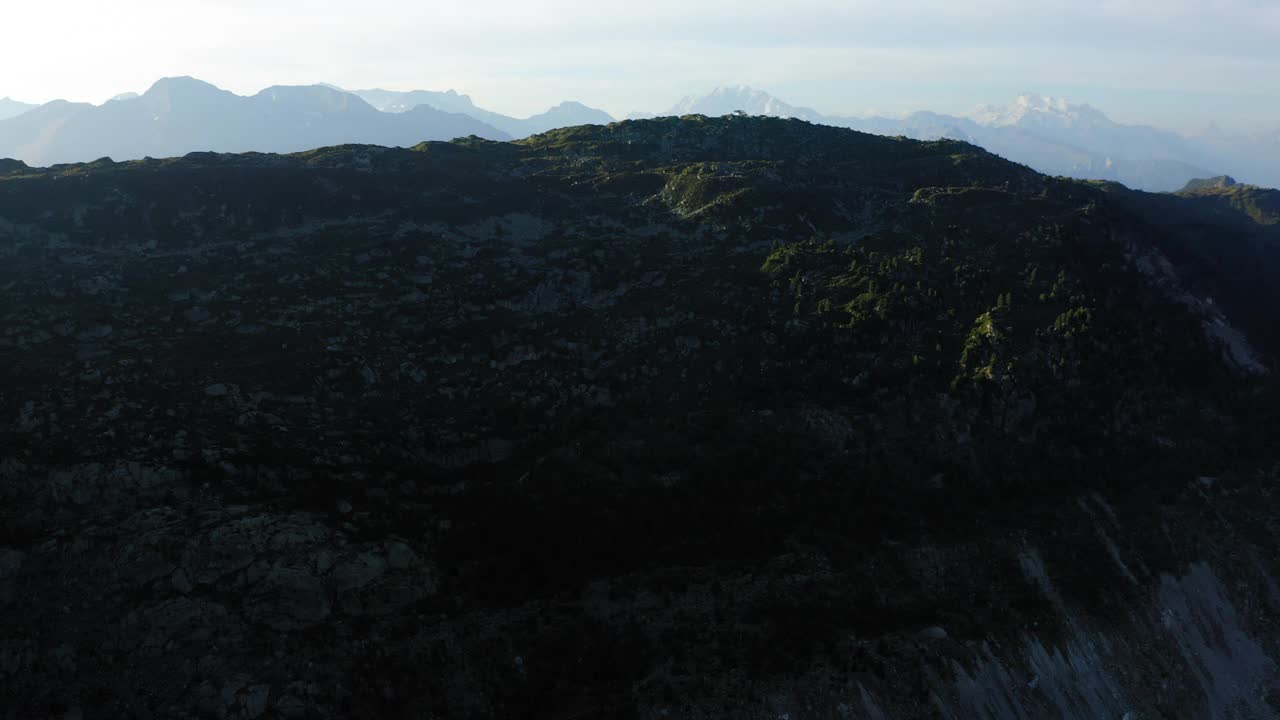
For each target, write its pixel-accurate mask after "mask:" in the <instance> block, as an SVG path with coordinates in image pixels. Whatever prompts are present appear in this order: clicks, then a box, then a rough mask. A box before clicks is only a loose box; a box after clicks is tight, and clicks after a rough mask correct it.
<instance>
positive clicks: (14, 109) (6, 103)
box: [0, 97, 36, 120]
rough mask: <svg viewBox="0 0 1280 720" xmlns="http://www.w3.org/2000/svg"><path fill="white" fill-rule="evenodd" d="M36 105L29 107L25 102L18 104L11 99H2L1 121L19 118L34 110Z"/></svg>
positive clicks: (0, 103)
mask: <svg viewBox="0 0 1280 720" xmlns="http://www.w3.org/2000/svg"><path fill="white" fill-rule="evenodd" d="M35 107H36V106H35V105H28V104H27V103H24V102H18V101H17V100H13V99H10V98H7V97H6V98H0V120H4V119H6V118H11V117H17V116H18V115H21V114H22V113H24V112H27V111H28V110H34V109H35Z"/></svg>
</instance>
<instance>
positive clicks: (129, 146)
mask: <svg viewBox="0 0 1280 720" xmlns="http://www.w3.org/2000/svg"><path fill="white" fill-rule="evenodd" d="M467 135H477V136H480V137H483V138H486V139H490V140H509V139H510V136H509V135H507V134H506V133H504V132H502V131H501V130H498V129H496V128H494V127H492V126H489V125H486V124H485V123H483V122H481V121H479V120H477V119H475V118H473V117H471V116H469V115H461V114H458V113H449V112H444V111H441V110H437V109H435V108H433V107H430V106H427V105H421V106H418V107H415V108H413V110H412V111H410V112H405V113H398V114H392V113H384V112H379V111H377V110H376V109H374V108H373V107H372V106H370V105H369V104H368V103H366V102H364V101H363V100H361V99H360V98H358V97H356V96H354V95H351V94H349V93H343V92H339V91H337V90H333V89H332V88H328V87H324V86H321V85H313V86H307V87H271V88H267V89H265V90H263V91H261V92H259V93H258V94H256V95H254V96H252V97H244V96H240V95H235V94H233V93H230V92H227V91H225V90H220V89H219V88H217V87H215V86H213V85H210V84H208V83H205V82H201V81H199V80H195V79H193V78H167V79H164V80H161V81H159V82H157V83H156V84H155V85H153V86H152V87H151V88H150V89H149V90H147V92H146V93H144V94H143V95H141V96H139V97H133V98H129V97H126V98H124V99H119V100H112V101H110V102H107V103H104V104H102V105H97V106H95V105H90V104H87V103H71V102H65V101H55V102H51V103H48V104H45V105H42V106H40V107H39V108H36V109H34V110H31V111H28V112H26V113H23V114H22V115H19V116H17V117H12V118H9V119H7V120H3V121H0V157H10V158H16V159H18V160H22V161H24V162H27V163H30V164H32V165H52V164H57V163H70V162H82V161H86V160H93V159H97V158H100V157H110V158H112V159H114V160H132V159H138V158H142V157H148V156H150V157H172V156H180V155H185V154H187V153H189V152H194V151H212V152H248V151H258V152H296V151H301V150H308V149H311V148H316V147H322V146H326V145H341V144H346V143H368V144H375V145H386V146H411V145H415V144H417V143H419V142H422V141H424V140H450V139H453V138H455V137H462V136H467Z"/></svg>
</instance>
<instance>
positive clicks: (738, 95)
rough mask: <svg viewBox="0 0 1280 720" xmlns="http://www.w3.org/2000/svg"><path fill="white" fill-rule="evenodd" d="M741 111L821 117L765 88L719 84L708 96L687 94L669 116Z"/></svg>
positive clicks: (799, 116)
mask: <svg viewBox="0 0 1280 720" xmlns="http://www.w3.org/2000/svg"><path fill="white" fill-rule="evenodd" d="M739 110H740V111H742V112H745V113H747V114H748V115H769V116H771V117H781V118H799V119H802V120H809V121H815V120H817V119H819V118H821V116H820V115H819V114H818V113H817V111H815V110H811V109H809V108H802V107H795V106H793V105H789V104H787V103H785V102H783V101H781V100H779V99H777V98H775V97H774V96H772V95H770V94H769V93H767V92H764V91H763V90H756V89H754V88H752V87H750V86H747V85H730V86H726V87H718V88H716V89H714V90H712V91H711V92H709V93H707V94H705V95H688V96H686V97H684V98H682V99H681V100H680V102H678V103H676V104H675V106H673V107H672V108H671V109H670V110H668V111H667V113H666V114H668V115H694V114H697V115H709V116H712V117H715V116H719V115H729V114H731V113H734V112H738V111H739Z"/></svg>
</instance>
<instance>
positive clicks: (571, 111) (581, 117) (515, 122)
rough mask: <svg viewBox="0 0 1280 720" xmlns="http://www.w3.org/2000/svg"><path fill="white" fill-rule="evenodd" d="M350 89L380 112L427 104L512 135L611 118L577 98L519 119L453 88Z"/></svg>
mask: <svg viewBox="0 0 1280 720" xmlns="http://www.w3.org/2000/svg"><path fill="white" fill-rule="evenodd" d="M351 92H352V94H354V95H356V96H357V97H360V98H361V99H363V100H364V101H365V102H367V103H369V104H370V105H372V106H374V107H375V108H377V109H379V110H381V111H383V112H388V113H403V112H409V111H412V110H414V109H415V108H418V107H422V106H423V105H426V106H429V107H433V108H436V109H437V110H444V111H446V112H455V113H462V114H463V115H469V116H471V117H473V118H476V119H477V120H481V121H483V122H485V123H487V124H489V125H491V126H493V127H495V128H497V129H499V130H501V131H502V132H504V133H507V134H508V135H510V136H512V137H514V138H525V137H529V136H530V135H537V134H539V133H544V132H546V131H548V130H554V129H556V128H561V127H572V126H575V125H608V124H609V123H611V122H613V120H614V119H613V117H612V116H611V115H609V113H607V112H605V111H603V110H597V109H595V108H591V107H587V106H586V105H583V104H582V103H579V102H564V103H560V104H559V105H557V106H555V107H553V108H551V109H550V110H548V111H546V112H544V113H541V114H539V115H534V116H532V117H528V118H523V119H521V118H514V117H510V116H508V115H503V114H501V113H496V112H492V111H489V110H484V109H482V108H478V107H476V105H475V103H473V102H472V101H471V98H470V97H469V96H467V95H460V94H458V93H457V92H454V91H453V90H450V91H448V92H436V91H432V90H411V91H408V92H397V91H394V90H381V89H378V88H374V89H372V90H353V91H351Z"/></svg>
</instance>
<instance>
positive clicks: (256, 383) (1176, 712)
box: [0, 115, 1280, 719]
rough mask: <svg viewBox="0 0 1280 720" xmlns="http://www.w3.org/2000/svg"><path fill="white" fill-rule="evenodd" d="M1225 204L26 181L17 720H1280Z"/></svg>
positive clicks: (1, 498)
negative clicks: (55, 717) (48, 718)
mask: <svg viewBox="0 0 1280 720" xmlns="http://www.w3.org/2000/svg"><path fill="white" fill-rule="evenodd" d="M1212 192H1214V191H1198V192H1196V193H1192V194H1189V195H1186V196H1179V195H1162V196H1156V195H1146V194H1143V193H1135V192H1132V191H1128V190H1125V189H1124V188H1121V187H1118V186H1107V185H1100V184H1087V183H1079V182H1074V181H1067V180H1062V179H1054V178H1048V177H1045V176H1042V175H1039V174H1037V173H1035V172H1033V171H1031V170H1030V169H1028V168H1026V167H1023V166H1020V165H1015V164H1012V163H1009V162H1006V161H1004V160H1001V159H1000V158H998V157H996V156H994V155H991V154H989V153H987V152H985V151H983V150H981V149H979V148H977V147H975V146H973V145H969V144H966V143H962V142H956V141H937V142H916V141H911V140H906V139H897V138H887V137H880V136H873V135H866V134H862V133H857V132H853V131H849V130H841V129H837V128H832V127H825V126H817V125H811V124H808V123H805V122H802V121H798V120H780V119H770V118H749V117H734V116H730V117H724V118H716V119H710V118H706V117H703V116H696V115H695V116H687V117H684V118H662V119H657V120H644V121H629V122H622V123H615V124H611V125H608V126H589V127H578V128H566V129H562V130H556V131H552V132H549V133H546V134H543V135H537V136H534V137H531V138H528V139H526V140H523V141H519V142H514V143H502V142H491V141H486V140H481V139H477V138H470V139H466V140H459V141H454V142H451V143H424V144H420V145H417V146H415V147H412V148H405V149H388V148H383V147H375V146H339V147H330V148H324V149H320V150H314V151H310V152H304V153H300V154H294V155H261V154H245V155H218V154H211V153H200V154H192V155H187V156H186V157H183V158H177V159H172V160H146V161H138V162H129V163H112V162H110V161H100V162H97V163H91V164H86V165H74V166H60V167H56V168H51V169H44V170H38V169H32V168H28V167H26V166H24V165H22V164H20V163H8V164H0V292H2V293H3V299H4V303H3V304H2V305H0V318H2V321H0V418H6V419H10V420H9V421H7V422H6V423H5V424H0V447H3V448H5V450H4V451H3V453H2V454H0V609H2V610H3V611H4V613H5V614H6V616H7V617H11V618H17V617H18V616H19V615H20V616H21V622H10V623H5V624H3V625H2V626H0V648H2V649H0V708H3V710H0V717H41V716H45V715H52V714H55V713H66V712H68V711H76V710H82V711H83V712H84V716H85V717H98V716H105V717H131V716H145V715H151V716H188V717H219V718H222V717H241V718H244V717H252V718H257V717H334V718H336V717H403V718H421V717H441V718H443V717H457V718H464V717H465V718H470V717H513V716H514V717H547V718H573V717H633V718H658V717H682V718H683V717H741V718H777V717H781V716H786V715H790V716H791V717H795V718H799V717H851V718H876V719H880V718H898V717H932V716H940V717H947V718H952V717H955V718H1022V717H1080V718H1120V717H1124V716H1125V715H1126V714H1128V713H1134V714H1133V715H1132V717H1139V716H1142V717H1145V716H1146V714H1147V713H1151V714H1153V715H1158V714H1160V713H1163V714H1164V715H1165V716H1168V717H1224V718H1225V717H1242V718H1263V717H1272V716H1274V713H1275V703H1276V701H1277V698H1276V697H1275V696H1274V688H1275V687H1277V682H1278V681H1280V676H1278V675H1277V668H1276V665H1275V663H1274V661H1273V660H1272V658H1276V657H1280V647H1277V645H1278V644H1280V633H1277V627H1276V620H1275V618H1276V617H1277V616H1276V614H1275V612H1274V610H1275V609H1276V608H1280V595H1277V593H1276V590H1275V587H1276V585H1275V583H1274V581H1273V580H1272V578H1275V577H1277V576H1278V575H1277V573H1278V572H1280V567H1277V558H1280V536H1277V528H1276V526H1275V522H1274V518H1275V517H1276V510H1277V509H1280V505H1277V498H1276V497H1275V496H1274V492H1275V491H1274V487H1275V477H1276V470H1275V468H1276V463H1277V460H1280V452H1278V451H1277V448H1276V447H1275V443H1274V440H1273V438H1274V437H1275V430H1276V429H1277V426H1276V412H1275V407H1276V405H1275V403H1274V398H1275V388H1274V384H1273V383H1274V381H1273V379H1272V373H1271V368H1272V367H1273V366H1274V364H1273V359H1274V354H1275V352H1276V350H1277V347H1280V346H1278V345H1276V344H1275V338H1273V337H1271V336H1270V335H1269V334H1268V333H1267V331H1266V320H1267V319H1269V318H1274V317H1275V314H1274V312H1273V311H1272V310H1273V308H1272V306H1270V305H1267V304H1258V305H1255V306H1253V307H1247V306H1246V304H1245V300H1246V299H1247V298H1248V297H1250V296H1256V297H1269V296H1268V295H1266V293H1269V292H1271V291H1270V290H1268V289H1267V287H1268V284H1269V283H1272V284H1274V283H1273V277H1274V276H1271V275H1268V274H1267V272H1269V269H1268V268H1269V267H1270V266H1264V265H1261V264H1257V263H1254V266H1255V267H1254V271H1253V272H1251V273H1250V274H1247V275H1237V274H1236V270H1237V269H1238V265H1239V264H1240V261H1239V258H1241V257H1255V256H1254V255H1250V254H1249V253H1255V252H1256V253H1259V255H1257V257H1263V256H1265V257H1270V256H1269V255H1267V254H1266V253H1269V252H1270V251H1269V249H1267V248H1268V247H1269V246H1266V243H1268V242H1270V238H1271V237H1273V236H1272V235H1269V234H1268V233H1269V232H1270V228H1269V226H1266V225H1264V224H1260V223H1262V222H1264V221H1265V220H1266V218H1265V217H1261V218H1260V217H1258V216H1256V215H1255V213H1253V212H1252V211H1250V210H1249V209H1248V208H1251V207H1253V206H1254V205H1255V204H1256V205H1257V207H1263V206H1264V202H1265V201H1264V200H1261V199H1256V200H1255V199H1252V198H1253V196H1252V195H1250V196H1249V198H1248V199H1247V200H1240V201H1239V203H1237V201H1236V200H1235V199H1232V200H1230V201H1229V202H1227V201H1222V200H1220V199H1219V198H1218V197H1217V196H1216V195H1211V193H1212ZM1205 193H1210V195H1206V194H1205ZM1228 206H1229V208H1230V210H1228V209H1227V207H1228ZM1191 221H1194V223H1195V225H1194V228H1195V229H1194V230H1193V229H1189V228H1192V227H1193V226H1192V225H1188V222H1191ZM1225 242H1231V243H1237V245H1238V247H1240V248H1245V250H1241V251H1240V252H1241V253H1244V254H1243V255H1241V254H1239V253H1236V252H1235V251H1231V252H1225V251H1223V250H1222V247H1221V243H1225ZM1264 270H1265V271H1266V272H1264ZM1227 288H1232V289H1234V292H1235V293H1236V295H1235V296H1232V300H1231V302H1225V301H1223V300H1222V299H1221V298H1222V297H1224V295H1222V293H1224V292H1226V289H1227ZM1255 329H1257V330H1258V332H1256V333H1255V332H1254V330H1255ZM1269 693H1270V694H1269Z"/></svg>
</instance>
